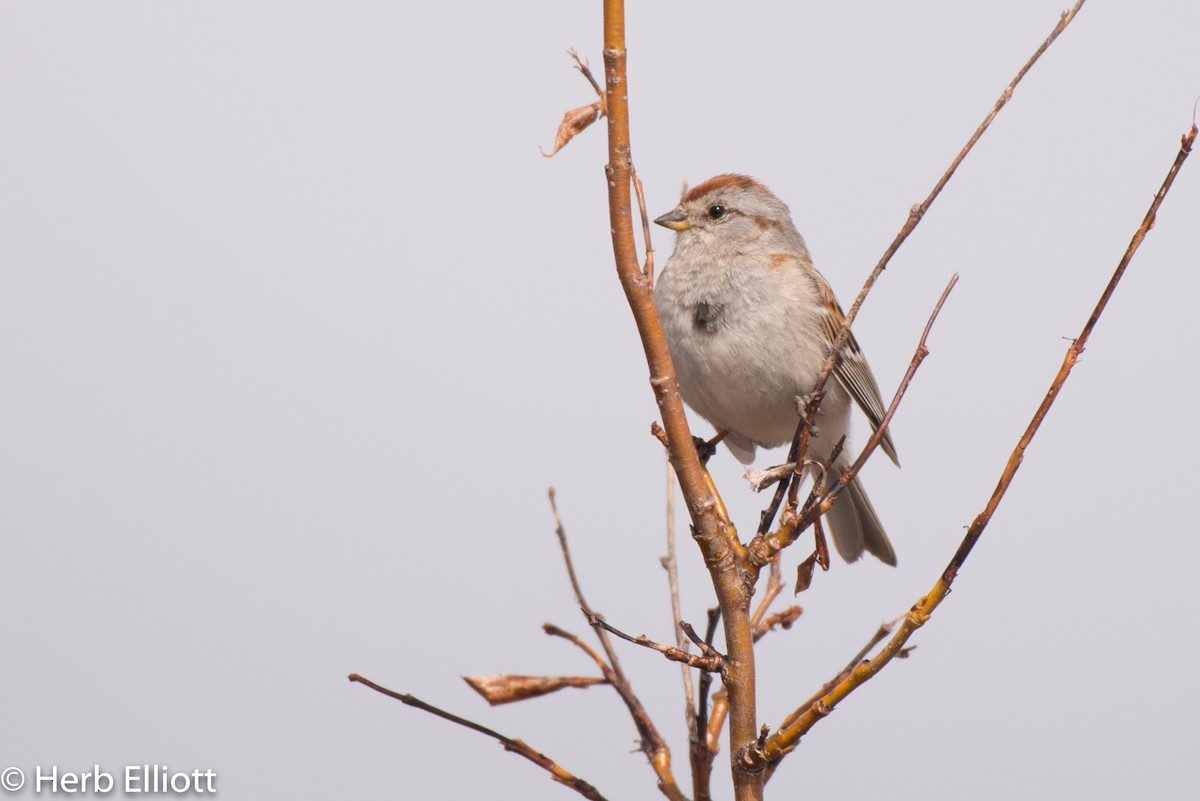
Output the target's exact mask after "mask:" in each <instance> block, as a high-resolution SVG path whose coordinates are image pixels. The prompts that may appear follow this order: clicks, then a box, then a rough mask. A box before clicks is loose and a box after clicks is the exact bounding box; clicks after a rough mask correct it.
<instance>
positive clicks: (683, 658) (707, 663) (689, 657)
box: [588, 615, 725, 673]
mask: <svg viewBox="0 0 1200 801" xmlns="http://www.w3.org/2000/svg"><path fill="white" fill-rule="evenodd" d="M588 622H589V623H591V624H592V625H593V626H600V627H601V628H603V629H605V630H606V631H609V632H611V633H613V634H615V635H617V636H618V637H620V638H621V639H622V640H627V641H629V642H631V643H633V644H634V645H640V646H642V647H643V648H649V649H650V650H652V651H658V652H659V653H660V654H662V655H663V656H665V657H666V658H667V659H670V660H671V661H672V662H683V663H684V664H686V665H690V666H691V667H694V668H696V669H698V670H705V671H708V672H710V673H720V672H721V670H722V668H723V667H724V665H725V658H724V657H723V656H721V654H719V653H717V651H715V650H713V649H712V648H708V649H707V650H706V651H705V653H704V655H703V656H697V655H696V654H689V653H688V652H687V651H683V650H681V649H679V648H676V647H675V646H673V645H663V644H662V643H660V642H655V641H654V640H652V639H650V638H649V637H647V636H646V635H645V634H639V635H638V636H636V637H634V636H632V635H629V634H626V633H625V632H623V631H621V630H620V629H618V628H615V627H613V626H610V625H609V624H608V623H606V622H605V621H604V620H602V619H601V618H599V617H597V616H595V615H592V616H591V617H590V619H589V620H588ZM689 628H690V627H689Z"/></svg>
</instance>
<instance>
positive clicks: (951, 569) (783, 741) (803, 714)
mask: <svg viewBox="0 0 1200 801" xmlns="http://www.w3.org/2000/svg"><path fill="white" fill-rule="evenodd" d="M1196 133H1197V129H1196V126H1195V125H1193V126H1192V128H1191V130H1190V131H1189V132H1188V133H1186V134H1184V136H1183V137H1182V141H1181V143H1180V147H1179V152H1178V153H1177V154H1176V156H1175V160H1174V162H1172V164H1171V168H1170V169H1169V170H1168V171H1167V176H1166V178H1165V179H1164V180H1163V183H1162V185H1161V186H1160V187H1159V190H1158V192H1157V194H1155V196H1154V200H1153V201H1152V202H1151V203H1150V208H1149V210H1148V211H1147V212H1146V216H1145V217H1144V218H1143V219H1142V224H1141V225H1140V226H1139V227H1138V229H1137V231H1135V232H1134V235H1133V238H1132V239H1131V240H1130V242H1129V247H1127V248H1126V249H1125V254H1124V255H1123V256H1122V257H1121V261H1120V262H1119V263H1118V264H1117V268H1116V270H1115V271H1114V272H1113V275H1112V278H1111V279H1109V282H1108V285H1107V286H1106V287H1105V289H1104V292H1103V293H1102V294H1101V295H1100V299H1099V301H1097V303H1096V306H1095V308H1094V309H1093V310H1092V313H1091V315H1090V316H1089V317H1088V320H1087V322H1086V323H1085V324H1084V326H1083V330H1082V331H1081V332H1080V334H1079V336H1078V337H1077V338H1076V339H1075V340H1073V341H1072V342H1071V344H1070V346H1068V347H1067V352H1066V355H1065V356H1064V358H1063V363H1062V366H1061V367H1060V368H1059V370H1058V373H1057V374H1056V375H1055V376H1054V379H1053V380H1052V381H1051V382H1050V389H1049V390H1048V391H1047V392H1046V397H1045V398H1043V399H1042V402H1041V403H1040V404H1039V405H1038V408H1037V410H1036V411H1035V412H1034V414H1033V418H1032V419H1031V420H1030V422H1029V425H1028V426H1027V427H1026V429H1025V432H1024V433H1023V434H1022V435H1021V438H1020V439H1019V440H1018V441H1017V445H1016V447H1014V448H1013V451H1012V453H1011V454H1010V455H1009V457H1008V461H1007V462H1006V463H1005V465H1004V469H1003V471H1002V472H1001V474H1000V480H999V482H998V483H997V484H996V489H995V490H994V491H993V492H992V495H991V497H990V498H989V499H988V502H987V505H986V506H985V507H984V510H983V511H982V512H980V514H979V515H978V516H977V517H976V518H975V520H974V521H973V522H972V523H971V526H970V528H969V529H968V530H967V533H966V536H964V537H963V540H962V543H961V544H960V545H959V547H958V550H957V551H956V552H955V554H954V556H953V557H952V558H951V559H950V562H949V564H947V565H946V568H945V570H943V571H942V574H941V576H939V577H938V580H937V582H936V583H935V584H934V585H933V588H932V589H931V590H930V591H929V594H927V595H925V596H923V597H922V598H920V599H919V600H918V601H917V602H916V603H915V604H914V605H913V607H912V608H911V609H910V610H909V611H908V614H906V615H905V616H904V618H903V622H902V623H901V624H900V627H899V629H897V630H896V633H895V634H893V635H892V637H891V639H889V640H888V642H887V644H886V645H885V646H884V647H883V649H882V650H881V651H880V652H879V653H878V654H877V655H876V656H875V658H874V659H872V660H870V661H869V662H859V663H858V664H857V665H855V667H854V669H853V670H851V671H850V672H849V673H848V674H847V675H846V676H845V677H844V678H843V679H842V680H841V681H839V682H838V683H837V684H836V685H835V686H834V687H832V688H830V689H829V691H828V692H825V693H822V694H821V695H820V696H819V697H817V698H816V700H813V701H811V703H809V704H807V706H802V707H800V708H799V709H798V710H796V712H795V713H793V715H792V716H790V718H789V719H790V720H791V722H790V723H789V724H788V725H786V726H781V727H780V728H779V730H778V731H776V732H775V734H773V735H771V737H769V738H768V739H767V744H766V747H765V749H764V757H765V758H766V759H767V761H768V762H775V761H778V760H779V759H782V758H783V757H784V756H785V755H787V754H788V753H790V752H791V751H792V750H793V749H795V747H796V745H797V744H798V743H799V742H800V738H801V737H802V736H803V735H804V734H805V733H806V732H808V730H809V729H811V728H812V727H813V726H814V725H815V724H816V722H817V721H818V720H820V719H821V718H823V717H825V716H826V715H828V714H829V712H830V711H831V710H832V709H833V708H834V707H835V706H837V704H838V703H840V702H841V701H842V700H843V699H845V698H846V697H847V696H849V695H850V694H851V693H852V692H854V691H855V690H856V689H858V688H859V687H861V686H862V685H863V684H864V683H865V682H867V681H869V680H870V679H871V678H873V677H874V676H876V675H877V674H878V673H879V671H880V670H882V669H883V668H884V667H885V666H886V665H887V664H888V663H889V662H891V660H892V659H894V658H896V657H898V656H900V655H901V654H903V653H905V652H906V651H907V649H906V647H905V644H906V643H907V642H908V639H909V638H910V637H911V636H912V635H913V633H914V632H916V630H917V629H919V628H920V627H921V626H923V625H925V623H926V622H928V621H929V618H930V617H931V616H932V614H933V612H934V610H936V609H937V607H938V606H939V605H940V604H941V603H942V601H944V600H945V599H946V596H947V595H948V594H949V592H950V586H951V585H952V584H953V583H954V579H955V578H956V577H957V576H958V571H959V570H960V569H961V568H962V566H963V564H964V562H965V561H966V559H967V557H968V556H970V554H971V550H972V549H973V548H974V547H975V544H976V543H977V542H978V541H979V538H980V537H981V536H982V535H983V532H984V529H986V528H987V524H988V522H989V521H990V520H991V519H992V515H993V514H994V513H995V511H996V508H997V507H998V506H999V505H1000V501H1001V500H1003V498H1004V495H1005V493H1006V492H1007V491H1008V488H1009V486H1010V485H1011V484H1012V479H1013V476H1014V475H1016V472H1017V470H1018V469H1019V468H1020V466H1021V462H1022V460H1023V459H1024V456H1025V449H1026V448H1027V447H1028V446H1029V443H1030V442H1031V441H1032V440H1033V437H1034V435H1036V434H1037V431H1038V429H1039V428H1040V427H1041V424H1042V421H1043V420H1045V418H1046V414H1047V413H1048V412H1049V411H1050V407H1051V406H1052V405H1053V404H1054V400H1055V398H1057V397H1058V393H1059V391H1060V390H1061V389H1062V387H1063V384H1064V383H1065V382H1066V380H1067V377H1068V376H1069V375H1070V373H1071V369H1072V368H1073V367H1074V366H1075V362H1076V361H1077V360H1078V358H1079V354H1081V353H1082V352H1083V349H1084V347H1085V346H1086V344H1087V340H1088V338H1089V337H1090V336H1091V333H1092V330H1093V329H1094V328H1095V326H1096V323H1097V322H1098V321H1099V319H1100V315H1101V314H1102V313H1103V312H1104V309H1105V307H1106V306H1107V305H1108V301H1109V299H1110V298H1111V297H1112V295H1113V292H1114V291H1115V290H1116V288H1117V285H1118V283H1119V282H1120V280H1121V277H1122V276H1123V275H1124V274H1125V270H1126V268H1127V267H1128V266H1129V263H1130V261H1131V260H1132V259H1133V255H1134V254H1135V253H1136V252H1137V249H1138V248H1139V247H1140V246H1141V244H1142V240H1144V239H1145V238H1146V234H1147V233H1149V231H1150V229H1151V228H1152V227H1153V226H1154V220H1155V217H1156V216H1157V214H1158V209H1159V207H1160V206H1161V205H1162V203H1163V200H1164V199H1165V198H1166V196H1167V192H1168V191H1170V189H1171V185H1172V184H1173V183H1174V182H1175V177H1176V175H1178V174H1179V170H1180V168H1181V167H1182V166H1183V163H1184V161H1186V160H1187V157H1188V155H1189V154H1190V153H1191V151H1192V146H1193V145H1194V144H1195V141H1196Z"/></svg>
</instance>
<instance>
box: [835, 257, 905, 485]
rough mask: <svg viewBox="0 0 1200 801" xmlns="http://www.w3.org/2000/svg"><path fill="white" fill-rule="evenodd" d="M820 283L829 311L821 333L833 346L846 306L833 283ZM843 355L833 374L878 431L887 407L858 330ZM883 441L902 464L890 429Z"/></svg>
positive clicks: (884, 450)
mask: <svg viewBox="0 0 1200 801" xmlns="http://www.w3.org/2000/svg"><path fill="white" fill-rule="evenodd" d="M819 284H820V288H821V291H822V295H823V300H824V305H825V314H824V315H823V316H822V317H821V332H822V333H823V334H824V335H825V341H826V342H827V343H828V344H830V345H832V344H833V342H834V340H835V339H837V335H838V332H839V331H841V330H842V324H843V323H844V322H845V321H846V315H845V314H844V313H843V312H842V307H841V306H839V305H838V302H837V298H835V297H834V295H833V290H832V289H830V287H829V284H827V283H826V282H825V280H824V279H823V278H822V279H820V280H819ZM841 356H842V357H841V359H839V360H838V363H837V365H836V366H835V367H834V368H833V375H834V377H835V378H837V380H838V383H840V384H841V385H842V386H843V387H844V388H845V390H846V392H848V393H849V394H850V397H851V398H853V399H854V402H855V403H856V404H858V408H860V409H862V411H863V414H865V415H866V416H867V420H868V421H870V423H871V430H872V431H876V430H878V428H879V424H880V423H882V422H883V415H884V412H885V411H886V407H885V406H884V405H883V398H882V397H881V396H880V394H879V384H878V383H876V381H875V376H874V375H873V374H872V373H871V366H870V365H869V364H867V358H866V356H864V355H863V352H862V349H861V348H860V347H859V346H858V340H856V339H855V338H854V332H851V333H850V339H849V340H847V342H846V347H844V348H843V349H842V354H841ZM879 444H880V446H881V447H882V448H883V452H884V453H886V454H887V455H888V458H890V459H891V460H892V462H893V463H894V464H895V465H896V466H897V467H899V466H900V460H899V459H897V458H896V446H895V444H894V443H893V442H892V434H891V432H890V431H884V432H883V439H882V440H880V443H879Z"/></svg>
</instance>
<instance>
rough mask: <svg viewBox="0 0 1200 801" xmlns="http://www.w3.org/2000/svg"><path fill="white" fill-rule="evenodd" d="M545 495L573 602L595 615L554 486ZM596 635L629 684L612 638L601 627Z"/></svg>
mask: <svg viewBox="0 0 1200 801" xmlns="http://www.w3.org/2000/svg"><path fill="white" fill-rule="evenodd" d="M546 495H547V496H548V497H549V498H550V511H551V513H552V514H553V515H554V535H555V536H556V537H558V546H559V548H560V549H561V550H562V557H563V564H565V565H566V568H567V578H568V579H570V581H571V589H572V591H574V593H575V603H577V604H578V605H579V608H580V609H582V610H583V613H584V616H585V617H586V616H588V615H597V614H599V613H597V612H596V611H595V610H594V609H592V607H591V606H590V605H589V604H588V602H587V599H586V598H584V597H583V588H582V587H581V586H580V585H579V577H578V576H576V575H575V563H574V561H573V560H572V559H571V548H570V546H569V545H568V544H567V530H566V528H565V527H564V526H563V522H562V516H561V515H559V513H558V499H557V497H556V495H555V492H554V487H550V489H548V490H546ZM596 636H597V637H598V638H599V639H600V645H601V647H602V648H604V655H605V656H606V657H608V663H609V664H610V665H611V666H612V669H613V673H615V674H616V675H617V678H618V679H619V680H620V681H621V682H622V683H623V684H625V685H629V680H628V679H627V678H626V677H625V671H624V670H622V669H621V660H620V659H618V658H617V651H616V649H615V648H613V644H612V640H610V639H609V638H608V635H607V634H605V633H604V630H603V629H598V630H596Z"/></svg>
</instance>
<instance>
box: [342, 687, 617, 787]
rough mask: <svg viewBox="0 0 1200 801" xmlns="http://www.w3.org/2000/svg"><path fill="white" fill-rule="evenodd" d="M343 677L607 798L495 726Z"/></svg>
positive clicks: (566, 782)
mask: <svg viewBox="0 0 1200 801" xmlns="http://www.w3.org/2000/svg"><path fill="white" fill-rule="evenodd" d="M346 678H348V679H349V680H350V681H352V682H357V683H358V684H362V685H364V686H367V687H370V688H371V689H372V690H374V691H375V692H377V693H382V694H383V695H386V696H388V697H389V698H395V699H396V700H397V701H400V702H401V703H403V704H405V705H407V706H411V707H414V708H416V709H420V710H422V711H424V712H428V713H429V714H431V715H435V716H437V717H439V718H442V719H443V720H448V721H450V722H451V723H457V724H458V725H459V726H463V727H465V728H468V729H471V730H472V731H477V732H479V733H480V734H484V735H487V736H488V737H491V738H492V739H494V740H496V741H497V742H499V743H500V745H502V746H504V750H505V751H511V752H512V753H514V754H517V755H519V756H522V757H525V758H526V759H528V760H529V761H530V762H532V763H533V764H535V765H537V766H538V767H539V768H541V769H543V770H545V771H546V772H548V773H549V774H550V778H552V779H554V781H556V782H558V783H559V784H562V785H565V786H567V787H570V788H571V789H572V790H574V791H575V792H577V793H579V794H580V795H581V796H583V797H584V798H590V799H592V801H607V800H606V799H605V797H604V796H603V795H601V794H600V791H599V790H597V789H596V788H595V787H593V786H592V785H591V784H589V783H588V782H585V781H584V780H583V779H580V778H579V777H578V776H575V775H574V774H572V773H571V772H570V771H568V770H567V769H566V768H564V767H562V766H561V765H559V764H558V763H557V762H555V761H554V760H553V759H551V758H550V757H548V756H546V755H545V754H543V753H541V752H540V751H538V750H537V749H536V748H533V747H532V746H530V745H529V744H528V743H526V742H524V741H522V740H516V739H513V738H512V737H507V736H505V735H503V734H501V733H500V732H498V731H496V730H494V729H489V728H488V727H487V726H481V725H480V724H478V723H475V722H474V721H471V720H467V719H466V718H460V717H459V716H458V715H454V714H452V713H450V712H447V711H446V710H444V709H439V708H437V707H436V706H433V705H432V704H427V703H425V702H424V701H422V700H421V699H420V698H417V697H416V696H413V695H409V694H408V693H398V692H396V691H394V690H389V689H388V688H386V687H382V686H380V685H378V684H376V683H375V682H373V681H371V680H370V679H367V678H364V677H363V676H360V675H358V674H357V673H351V674H350V675H349V676H347V677H346Z"/></svg>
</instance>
